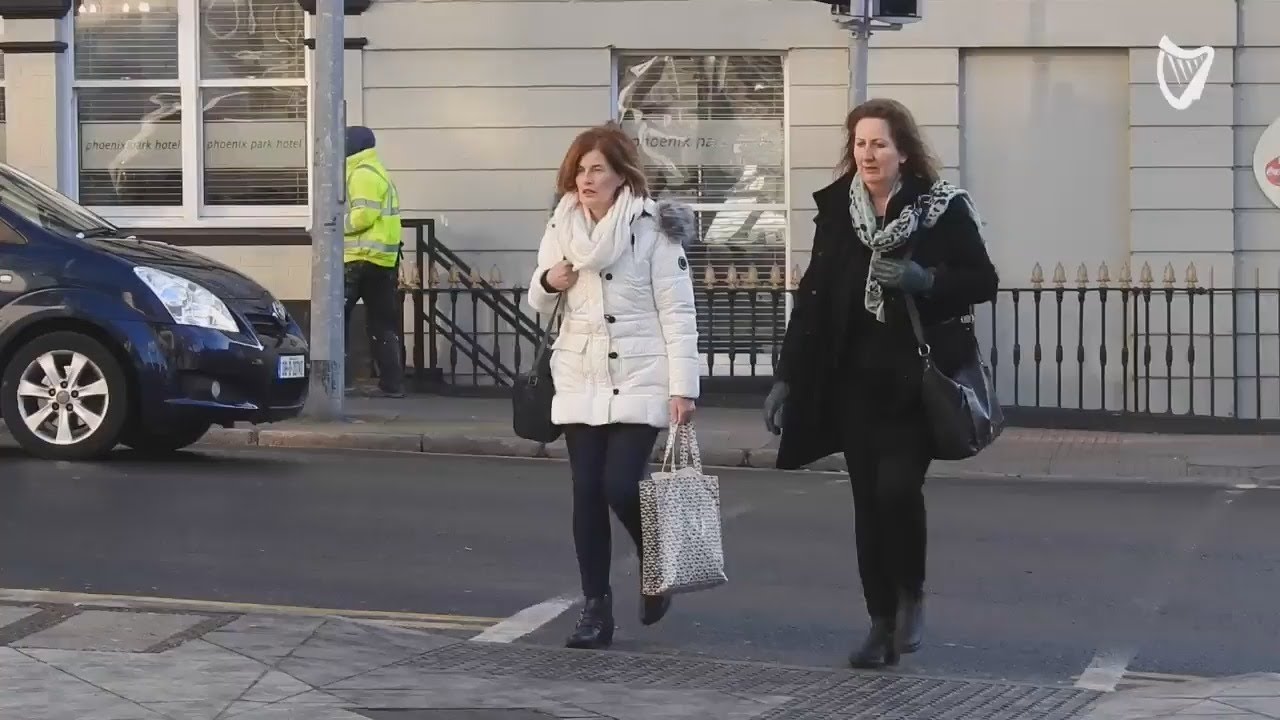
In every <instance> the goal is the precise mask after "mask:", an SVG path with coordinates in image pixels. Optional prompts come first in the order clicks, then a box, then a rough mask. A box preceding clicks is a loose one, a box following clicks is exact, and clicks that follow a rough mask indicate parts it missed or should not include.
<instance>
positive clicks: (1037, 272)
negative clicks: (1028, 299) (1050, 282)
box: [1031, 263, 1044, 290]
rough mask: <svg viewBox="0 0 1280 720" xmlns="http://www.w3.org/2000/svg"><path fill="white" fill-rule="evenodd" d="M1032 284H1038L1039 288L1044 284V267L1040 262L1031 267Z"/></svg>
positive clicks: (1037, 287)
mask: <svg viewBox="0 0 1280 720" xmlns="http://www.w3.org/2000/svg"><path fill="white" fill-rule="evenodd" d="M1031 284H1032V285H1034V286H1036V289H1037V290H1039V289H1040V286H1041V285H1043V284H1044V269H1043V268H1041V267H1040V263H1036V264H1035V267H1033V268H1031Z"/></svg>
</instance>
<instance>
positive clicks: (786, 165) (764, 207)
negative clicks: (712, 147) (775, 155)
mask: <svg viewBox="0 0 1280 720" xmlns="http://www.w3.org/2000/svg"><path fill="white" fill-rule="evenodd" d="M652 55H678V56H681V57H703V56H709V55H732V56H735V57H745V56H759V57H777V58H780V59H781V60H782V133H783V138H782V162H783V166H782V202H777V203H742V204H740V205H735V206H731V205H729V204H728V203H701V202H692V203H689V206H690V207H691V208H693V210H694V211H703V210H708V211H723V210H741V211H745V212H777V213H781V214H782V215H783V218H784V219H785V220H786V223H785V225H784V228H785V231H784V232H783V238H782V242H783V247H784V248H785V253H784V257H785V259H786V262H787V264H788V265H790V263H791V216H792V212H791V175H792V173H791V73H790V71H789V66H790V64H789V62H788V61H789V59H790V54H789V53H787V52H786V51H779V50H652V49H636V48H627V49H625V50H624V49H621V48H614V49H613V52H612V53H611V57H610V62H609V66H610V67H609V85H610V87H609V94H610V98H611V99H610V103H609V104H610V107H609V116H610V118H611V119H613V120H614V121H615V122H617V121H619V120H620V117H619V114H620V113H619V108H618V95H619V92H620V87H619V81H618V73H619V70H620V69H621V66H622V59H623V58H625V57H632V56H652ZM786 273H787V275H788V276H789V275H790V273H791V271H790V270H789V269H788V270H786Z"/></svg>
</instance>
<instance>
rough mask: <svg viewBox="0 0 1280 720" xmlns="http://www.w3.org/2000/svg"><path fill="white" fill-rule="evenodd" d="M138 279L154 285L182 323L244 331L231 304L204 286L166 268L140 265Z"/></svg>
mask: <svg viewBox="0 0 1280 720" xmlns="http://www.w3.org/2000/svg"><path fill="white" fill-rule="evenodd" d="M133 273H134V274H135V275H137V276H138V279H139V280H141V281H142V282H143V283H145V284H146V286H147V287H149V288H151V292H153V293H155V295H156V298H157V299H158V300H159V301H160V302H161V303H163V304H164V306H165V309H167V310H168V311H169V314H170V315H172V316H173V321H174V322H176V323H178V324H179V325H194V326H196V327H204V328H212V329H214V330H222V331H224V332H240V326H239V325H237V324H236V319H235V317H234V316H233V315H232V314H231V310H230V309H228V308H227V304H226V303H224V302H222V300H220V299H218V296H217V295H214V294H213V293H211V292H209V291H208V290H207V289H206V288H204V287H203V286H201V285H199V284H197V283H193V282H191V281H190V280H188V279H186V278H181V277H178V276H177V275H174V274H172V273H167V272H165V271H164V270H157V269H155V268H152V267H144V266H141V265H139V266H138V267H135V268H134V269H133Z"/></svg>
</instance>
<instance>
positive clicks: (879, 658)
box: [849, 618, 898, 668]
mask: <svg viewBox="0 0 1280 720" xmlns="http://www.w3.org/2000/svg"><path fill="white" fill-rule="evenodd" d="M893 622H894V621H893V618H872V619H871V630H870V632H868V633H867V639H866V640H863V641H862V647H859V648H858V649H856V650H854V651H853V652H852V653H851V654H850V655H849V665H850V666H851V667H855V668H877V667H880V666H882V665H897V664H898V649H897V648H896V647H895V644H894V628H893Z"/></svg>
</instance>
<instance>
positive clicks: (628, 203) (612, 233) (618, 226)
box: [552, 185, 645, 272]
mask: <svg viewBox="0 0 1280 720" xmlns="http://www.w3.org/2000/svg"><path fill="white" fill-rule="evenodd" d="M644 202H645V199H644V198H643V197H636V196H635V195H634V194H633V193H632V192H631V188H629V187H627V186H626V185H623V186H622V188H621V189H620V190H619V191H618V197H617V198H615V199H614V201H613V206H612V207H610V208H609V212H607V213H605V216H604V217H602V218H600V221H599V222H598V223H596V226H595V227H594V228H589V226H588V223H587V210H586V208H585V207H583V206H582V204H581V203H580V202H579V201H578V193H576V192H570V193H565V194H564V196H563V197H561V198H560V203H559V204H558V205H557V206H556V210H555V212H554V213H553V214H552V221H553V222H554V223H555V227H556V229H557V240H558V241H559V244H560V252H561V253H563V254H564V257H565V259H566V260H568V261H569V262H570V263H571V264H572V265H573V269H574V270H578V271H582V270H586V271H588V272H598V271H600V270H603V269H604V268H606V267H608V266H610V265H612V264H613V263H614V262H616V261H617V260H618V258H619V257H621V256H622V253H623V251H625V250H626V249H627V246H628V245H629V244H630V243H631V225H632V223H634V222H635V221H636V218H638V217H640V213H641V212H642V211H643V210H644Z"/></svg>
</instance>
